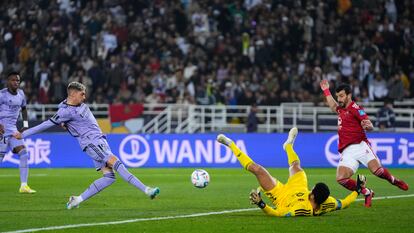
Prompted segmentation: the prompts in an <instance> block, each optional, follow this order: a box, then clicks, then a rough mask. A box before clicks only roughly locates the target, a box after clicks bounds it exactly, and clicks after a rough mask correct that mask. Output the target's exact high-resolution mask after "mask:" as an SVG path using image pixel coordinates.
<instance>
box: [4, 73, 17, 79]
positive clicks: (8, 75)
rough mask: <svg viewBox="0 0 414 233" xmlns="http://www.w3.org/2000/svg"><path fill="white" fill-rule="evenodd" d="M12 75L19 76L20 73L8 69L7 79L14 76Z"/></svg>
mask: <svg viewBox="0 0 414 233" xmlns="http://www.w3.org/2000/svg"><path fill="white" fill-rule="evenodd" d="M14 75H19V76H20V74H19V72H17V71H10V72H9V73H7V76H6V77H7V79H9V78H10V77H11V76H14Z"/></svg>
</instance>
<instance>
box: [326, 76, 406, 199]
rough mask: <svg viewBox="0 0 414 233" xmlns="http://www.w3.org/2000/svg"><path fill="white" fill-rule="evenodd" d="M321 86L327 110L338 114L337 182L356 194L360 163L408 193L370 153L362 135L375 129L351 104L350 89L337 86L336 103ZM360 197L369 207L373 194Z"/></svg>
mask: <svg viewBox="0 0 414 233" xmlns="http://www.w3.org/2000/svg"><path fill="white" fill-rule="evenodd" d="M320 86H321V89H322V91H323V93H324V95H325V97H326V101H327V103H328V105H329V108H330V109H331V110H332V111H333V112H335V113H336V114H338V135H339V144H338V151H339V153H341V159H340V160H339V164H338V169H337V171H336V180H337V182H338V183H339V184H341V185H342V186H344V187H345V188H347V189H349V190H352V191H354V190H356V186H357V185H356V181H355V180H354V179H352V178H351V177H352V175H353V174H355V172H356V171H357V170H358V167H359V164H360V163H361V164H363V165H364V166H365V167H367V168H368V169H369V170H370V171H371V172H372V174H374V175H376V176H378V177H380V178H382V179H385V180H388V182H390V183H391V184H392V185H395V186H397V187H398V188H400V189H402V190H405V191H406V190H408V185H407V184H406V183H405V182H404V181H402V180H400V179H397V178H396V177H394V176H393V175H391V173H390V172H389V171H388V170H387V169H386V168H385V167H383V166H382V165H381V163H380V161H379V159H378V157H377V156H376V155H375V153H374V152H373V151H372V148H371V145H370V143H369V141H368V139H367V136H366V134H365V131H372V130H373V129H374V127H373V125H372V122H371V121H370V120H369V118H368V115H367V114H366V113H365V111H364V109H363V108H362V107H360V106H359V105H357V104H356V103H355V102H354V101H352V92H351V87H350V86H349V85H347V84H342V85H340V86H338V87H337V88H336V90H335V91H336V97H337V99H338V102H336V101H335V99H334V98H333V97H332V95H331V92H330V91H329V82H328V81H327V80H322V81H321V82H320ZM361 193H362V194H364V195H365V206H366V207H370V206H371V199H372V197H373V195H374V192H373V191H372V190H370V189H366V190H363V191H362V192H361Z"/></svg>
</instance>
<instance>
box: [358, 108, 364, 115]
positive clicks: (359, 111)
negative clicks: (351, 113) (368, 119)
mask: <svg viewBox="0 0 414 233" xmlns="http://www.w3.org/2000/svg"><path fill="white" fill-rule="evenodd" d="M358 113H359V115H360V116H364V115H366V113H365V111H364V110H362V109H360V110H358Z"/></svg>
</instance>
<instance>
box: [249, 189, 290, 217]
mask: <svg viewBox="0 0 414 233" xmlns="http://www.w3.org/2000/svg"><path fill="white" fill-rule="evenodd" d="M250 202H251V203H252V204H255V205H257V206H258V207H259V208H260V209H261V210H262V211H263V212H264V213H266V214H267V215H270V216H276V217H281V216H285V214H283V213H281V211H278V210H277V209H273V208H272V207H270V206H268V205H267V204H266V203H265V202H264V201H263V200H262V197H261V196H260V192H258V191H257V190H254V189H253V190H252V191H251V192H250Z"/></svg>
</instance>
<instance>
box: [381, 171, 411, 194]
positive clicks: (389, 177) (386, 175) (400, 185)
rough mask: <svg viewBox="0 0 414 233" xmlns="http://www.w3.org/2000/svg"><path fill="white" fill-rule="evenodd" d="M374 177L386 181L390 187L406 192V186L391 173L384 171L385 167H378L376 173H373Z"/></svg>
mask: <svg viewBox="0 0 414 233" xmlns="http://www.w3.org/2000/svg"><path fill="white" fill-rule="evenodd" d="M373 173H374V175H376V176H378V177H379V178H382V179H385V180H388V182H390V183H391V184H392V185H395V186H397V187H398V188H400V189H402V190H404V191H407V190H408V184H407V183H405V182H404V181H403V180H400V179H397V178H396V177H394V176H393V175H391V173H390V172H389V171H388V169H386V168H385V167H380V168H378V169H377V170H376V171H374V172H373Z"/></svg>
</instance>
